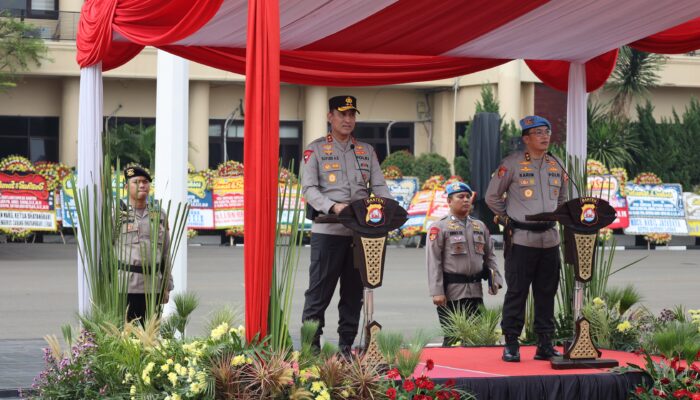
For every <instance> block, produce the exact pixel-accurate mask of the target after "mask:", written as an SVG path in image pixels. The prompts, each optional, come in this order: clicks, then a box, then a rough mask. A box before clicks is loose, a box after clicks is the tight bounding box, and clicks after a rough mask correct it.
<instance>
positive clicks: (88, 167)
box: [76, 63, 103, 315]
mask: <svg viewBox="0 0 700 400" xmlns="http://www.w3.org/2000/svg"><path fill="white" fill-rule="evenodd" d="M102 108H103V98H102V63H99V64H96V65H92V66H90V67H87V68H82V69H81V70H80V108H79V111H78V168H77V171H78V180H77V188H76V189H79V190H83V191H85V190H87V193H88V196H89V198H88V202H87V207H88V208H89V212H90V214H91V215H90V219H89V221H97V218H100V217H101V216H100V215H94V214H93V211H94V210H99V209H100V208H101V207H98V206H99V205H100V204H102V198H101V194H100V191H99V190H97V191H95V190H94V189H93V188H94V187H95V186H94V185H97V184H99V181H100V174H101V173H102V162H103V160H102ZM95 193H96V195H95ZM95 226H99V224H98V223H97V222H93V226H92V227H89V228H87V229H90V230H91V232H92V234H91V241H92V243H91V246H90V248H92V249H93V252H94V254H90V255H87V256H88V257H98V256H99V243H98V240H99V238H98V236H97V235H95V228H94V227H95ZM81 229H84V227H80V226H79V227H78V230H79V231H80V230H81ZM81 238H82V235H81V234H78V243H79V246H80V248H81V249H85V248H86V247H85V245H84V243H82V239H81ZM90 303H91V302H90V282H89V281H88V273H87V270H86V265H85V263H84V262H83V259H82V258H81V257H80V256H79V257H78V312H79V313H80V315H84V314H85V313H87V312H88V311H89V310H90Z"/></svg>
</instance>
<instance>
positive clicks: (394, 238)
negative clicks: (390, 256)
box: [387, 229, 403, 243]
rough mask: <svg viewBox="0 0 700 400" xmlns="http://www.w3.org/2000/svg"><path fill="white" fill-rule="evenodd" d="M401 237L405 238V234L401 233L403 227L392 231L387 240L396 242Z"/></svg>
mask: <svg viewBox="0 0 700 400" xmlns="http://www.w3.org/2000/svg"><path fill="white" fill-rule="evenodd" d="M401 239H403V235H402V234H401V229H394V230H393V231H390V232H389V234H388V235H387V240H388V241H389V242H390V243H396V242H398V241H399V240H401Z"/></svg>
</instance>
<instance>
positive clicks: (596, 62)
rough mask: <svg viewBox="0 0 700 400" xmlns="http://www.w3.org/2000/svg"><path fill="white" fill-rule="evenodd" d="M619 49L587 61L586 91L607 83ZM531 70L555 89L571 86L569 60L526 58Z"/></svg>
mask: <svg viewBox="0 0 700 400" xmlns="http://www.w3.org/2000/svg"><path fill="white" fill-rule="evenodd" d="M617 53H618V50H617V49H615V50H612V51H609V52H607V53H605V54H601V55H599V56H598V57H596V58H593V59H591V60H589V61H588V62H586V91H587V92H592V91H594V90H596V89H598V88H600V87H601V86H603V84H605V81H606V80H607V79H608V77H609V76H610V74H611V73H612V71H613V69H614V68H615V63H616V62H617ZM525 63H526V64H527V66H528V67H530V70H531V71H532V72H533V73H534V74H535V75H536V76H537V77H538V78H540V80H542V82H543V83H544V84H545V85H547V86H550V87H552V88H554V89H557V90H560V91H562V92H566V91H567V90H568V88H569V65H570V63H569V62H568V61H551V60H525Z"/></svg>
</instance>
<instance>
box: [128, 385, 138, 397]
mask: <svg viewBox="0 0 700 400" xmlns="http://www.w3.org/2000/svg"><path fill="white" fill-rule="evenodd" d="M129 394H130V395H132V396H133V395H135V394H136V386H134V385H131V389H129Z"/></svg>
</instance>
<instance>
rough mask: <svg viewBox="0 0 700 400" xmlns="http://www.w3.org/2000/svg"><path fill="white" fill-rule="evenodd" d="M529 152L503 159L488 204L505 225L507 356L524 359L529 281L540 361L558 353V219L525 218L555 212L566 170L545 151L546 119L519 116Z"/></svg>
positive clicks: (548, 134) (503, 324) (548, 127)
mask: <svg viewBox="0 0 700 400" xmlns="http://www.w3.org/2000/svg"><path fill="white" fill-rule="evenodd" d="M520 127H521V128H522V138H523V142H524V143H525V151H516V152H513V153H511V154H510V155H508V156H507V157H506V158H504V159H503V160H502V161H501V165H500V166H499V167H498V170H497V171H496V172H495V173H494V175H493V177H492V178H491V182H489V187H488V189H487V191H486V204H487V205H488V206H489V208H490V209H491V210H492V211H493V212H494V214H495V215H496V221H497V223H500V224H501V225H504V226H505V232H504V258H505V273H506V283H507V285H508V288H507V291H506V296H505V300H504V303H503V319H502V321H501V329H502V330H503V334H504V335H505V339H506V346H505V348H504V350H503V360H504V361H509V362H518V361H520V348H519V344H518V337H519V336H520V334H521V332H522V329H523V325H524V318H525V302H526V300H527V296H528V293H529V288H530V285H532V292H533V298H534V303H535V304H534V305H535V325H534V328H535V333H536V334H537V336H538V343H537V352H536V353H535V359H536V360H549V359H550V358H552V357H553V356H559V355H561V353H559V352H558V351H557V350H556V349H555V348H554V347H553V346H552V342H551V335H552V334H553V333H554V296H555V295H556V292H557V286H558V285H559V269H560V268H561V261H560V259H559V232H558V231H557V229H555V223H554V222H526V221H525V216H526V215H531V214H539V213H543V212H552V211H554V210H555V209H556V208H557V207H558V206H559V205H560V204H562V203H563V202H564V201H565V200H566V194H565V190H566V189H565V186H564V184H565V181H566V180H567V177H566V174H565V172H564V170H563V169H562V166H561V162H560V161H558V159H555V157H554V156H553V155H552V154H551V153H549V152H548V151H547V149H548V148H549V141H550V137H551V134H552V130H551V129H552V127H551V125H550V123H549V121H547V120H546V119H544V118H542V117H539V116H536V115H534V116H528V117H525V118H523V119H522V120H520Z"/></svg>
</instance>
